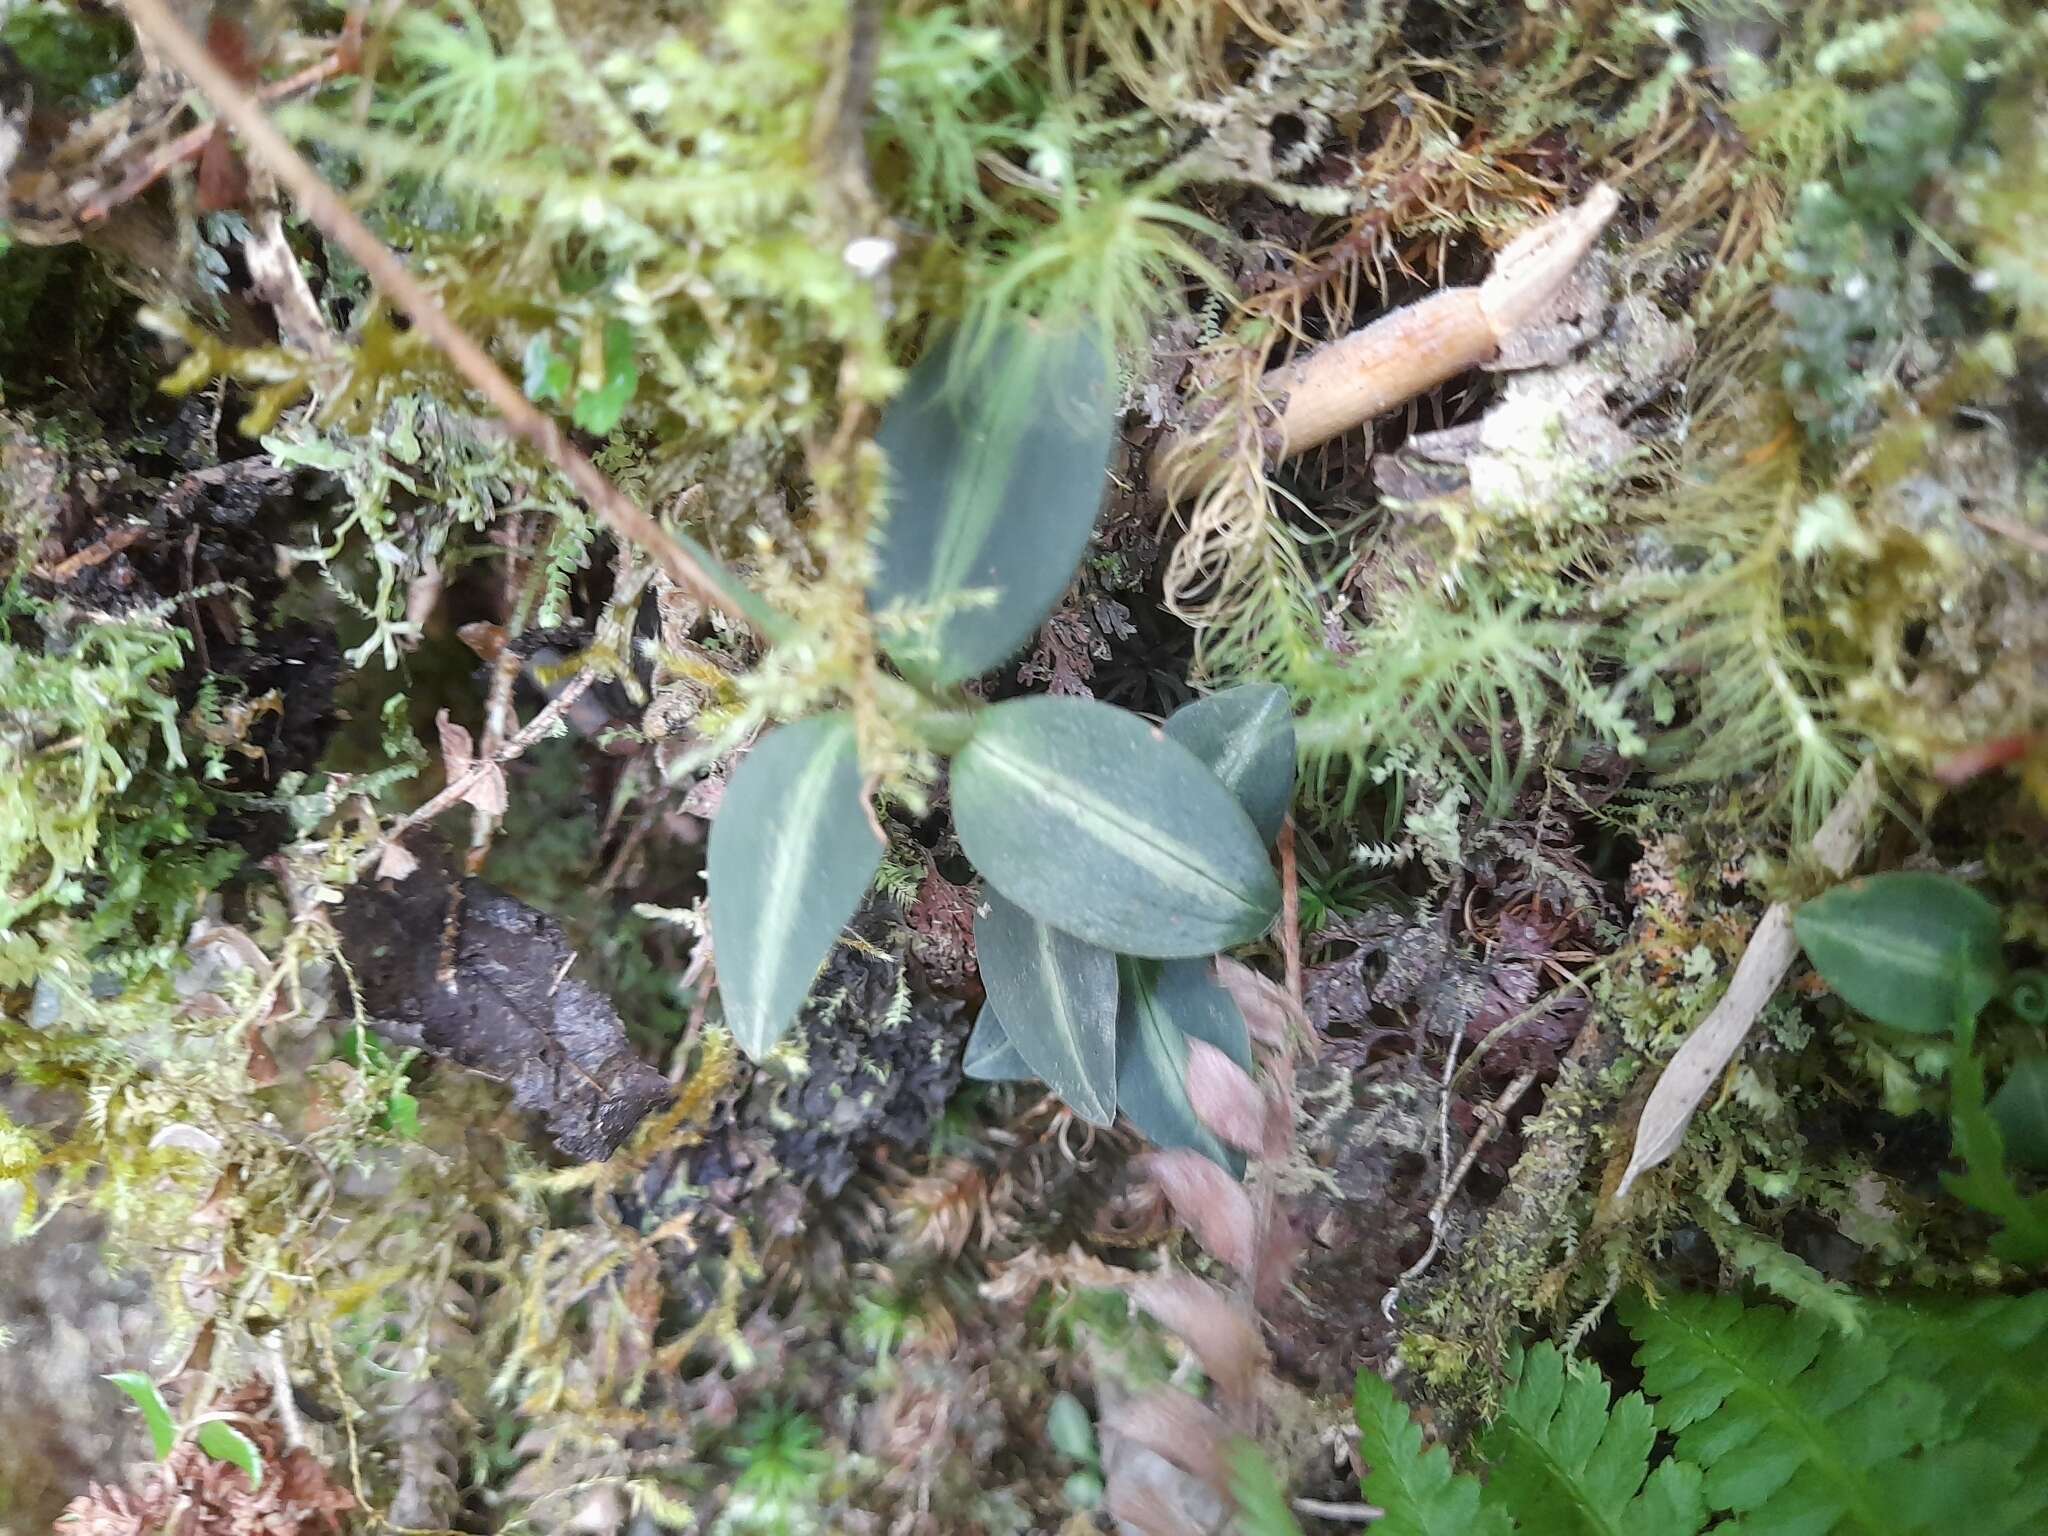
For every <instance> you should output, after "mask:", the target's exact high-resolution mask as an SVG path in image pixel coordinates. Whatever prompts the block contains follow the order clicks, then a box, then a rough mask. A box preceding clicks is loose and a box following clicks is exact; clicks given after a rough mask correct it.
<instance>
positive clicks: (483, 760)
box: [356, 670, 597, 874]
mask: <svg viewBox="0 0 2048 1536" xmlns="http://www.w3.org/2000/svg"><path fill="white" fill-rule="evenodd" d="M596 681H597V674H596V673H595V672H593V671H588V670H586V671H582V672H579V673H577V674H576V676H574V677H573V678H571V679H570V680H569V681H568V682H567V683H565V684H563V686H562V691H561V692H560V693H558V694H556V695H555V696H554V697H553V698H552V699H550V700H548V703H547V707H546V708H545V709H543V710H542V711H541V712H540V713H539V714H537V715H535V716H534V717H533V718H532V719H531V720H529V721H527V722H526V724H525V726H524V727H522V728H521V730H520V732H519V734H518V735H516V736H514V737H513V738H512V739H511V740H510V741H508V742H506V743H505V745H504V746H503V747H502V748H500V749H499V750H498V751H497V752H496V753H495V754H480V755H479V756H478V757H477V758H476V760H475V761H474V762H472V763H471V764H470V765H469V767H468V768H467V769H466V770H465V771H463V772H462V773H459V774H457V775H456V776H455V777H454V778H452V779H450V780H449V781H448V782H447V784H446V785H444V786H443V787H442V789H441V792H440V793H439V794H437V795H435V796H434V797H433V798H432V799H431V800H429V801H428V802H427V803H426V804H425V805H422V806H421V807H419V809H417V810H414V811H408V812H407V813H406V814H405V815H403V816H401V817H399V818H398V820H396V821H394V822H393V823H392V824H391V830H390V831H388V832H386V833H385V834H384V835H383V836H382V837H380V838H378V839H377V841H376V842H374V843H372V844H371V845H370V846H369V847H368V848H366V849H365V850H364V851H363V853H362V856H361V857H360V858H358V859H357V860H356V873H357V874H361V873H362V872H363V871H365V870H367V869H369V868H371V867H372V866H373V865H374V864H376V862H377V860H378V858H379V857H380V856H381V855H382V854H383V852H384V850H385V849H386V848H388V847H389V846H390V845H391V844H393V843H395V842H397V841H398V840H399V839H400V838H402V837H404V836H405V834H406V833H408V832H410V831H411V830H412V829H413V828H414V827H416V826H418V825H419V824H420V823H421V822H424V821H432V820H433V819H434V818H435V817H436V816H438V815H440V814H441V813H442V812H443V811H445V810H447V809H448V807H449V806H451V805H454V804H455V803H456V802H457V801H459V800H461V799H462V797H463V796H464V795H466V794H468V793H469V791H470V790H471V789H473V788H474V787H475V786H476V784H477V782H478V781H479V780H480V779H482V778H483V776H484V775H485V774H487V773H489V772H490V771H491V770H492V769H493V768H497V767H502V766H503V765H504V764H506V763H509V762H511V761H512V760H513V759H514V758H516V757H518V756H519V755H520V754H521V753H523V752H525V751H526V749H527V748H528V747H531V746H532V745H533V744H534V743H535V742H537V741H539V740H540V739H541V738H542V737H544V736H546V735H547V734H548V732H549V731H551V730H553V729H554V727H555V726H556V725H557V724H558V723H560V721H561V719H562V717H563V716H564V715H566V714H568V712H569V708H570V706H571V705H573V704H574V703H575V702H576V701H577V700H578V699H580V698H582V697H583V695H584V692H585V691H586V690H587V689H588V688H589V687H590V685H591V684H592V683H594V682H596Z"/></svg>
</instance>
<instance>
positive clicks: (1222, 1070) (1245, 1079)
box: [1186, 1039, 1266, 1154]
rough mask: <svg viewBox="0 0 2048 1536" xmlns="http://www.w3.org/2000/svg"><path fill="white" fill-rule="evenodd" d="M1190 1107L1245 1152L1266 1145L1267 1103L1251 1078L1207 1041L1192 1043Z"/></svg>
mask: <svg viewBox="0 0 2048 1536" xmlns="http://www.w3.org/2000/svg"><path fill="white" fill-rule="evenodd" d="M1186 1078H1187V1090H1188V1107H1189V1108H1190V1109H1192V1110H1194V1112H1195V1118H1196V1119H1198V1120H1200V1121H1201V1122H1202V1124H1204V1125H1206V1126H1207V1127H1208V1128H1209V1129H1210V1130H1212V1131H1214V1132H1215V1133H1216V1134H1217V1135H1218V1136H1221V1137H1222V1138H1223V1139H1224V1140H1225V1141H1227V1142H1229V1143H1230V1145H1232V1146H1233V1147H1236V1148H1237V1149H1238V1150H1239V1151H1242V1152H1251V1153H1254V1154H1256V1153H1259V1152H1262V1151H1263V1150H1264V1148H1265V1144H1266V1099H1265V1095H1263V1094H1261V1093H1260V1092H1259V1085H1258V1084H1257V1083H1255V1082H1253V1081H1252V1080H1251V1075H1250V1074H1249V1073H1247V1072H1246V1071H1245V1069H1244V1068H1243V1067H1240V1066H1239V1065H1238V1064H1237V1063H1236V1062H1234V1061H1232V1060H1231V1059H1230V1058H1229V1057H1228V1056H1227V1055H1225V1054H1224V1053H1223V1052H1222V1051H1219V1050H1218V1049H1216V1047H1215V1046H1213V1045H1211V1044H1210V1043H1209V1042H1208V1041H1206V1040H1194V1039H1190V1040H1189V1041H1188V1064H1187V1074H1186Z"/></svg>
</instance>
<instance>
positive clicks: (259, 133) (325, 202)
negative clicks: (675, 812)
mask: <svg viewBox="0 0 2048 1536" xmlns="http://www.w3.org/2000/svg"><path fill="white" fill-rule="evenodd" d="M123 4H124V6H125V8H126V10H127V12H128V16H129V19H130V20H131V21H132V22H133V23H134V24H135V30H136V31H137V32H138V33H139V34H141V35H142V36H144V37H147V38H148V39H149V40H150V41H151V42H152V43H154V44H155V45H156V47H157V48H158V49H159V50H161V51H162V53H163V55H164V57H165V58H167V59H168V60H169V61H170V62H171V63H173V64H174V65H176V66H177V68H178V69H179V70H181V71H182V72H183V73H184V74H185V75H186V76H187V77H188V78H189V79H190V80H191V81H192V83H193V84H194V85H195V86H197V87H198V88H199V91H200V93H201V94H202V95H203V96H205V97H206V99H207V100H208V101H209V102H210V103H212V105H213V109H214V110H215V111H216V112H218V113H219V114H220V117H221V119H222V121H224V122H226V123H227V124H228V125H229V126H230V127H232V128H233V129H234V130H235V132H237V133H238V134H240V135H241V137H242V145H243V148H244V150H245V151H246V152H247V153H248V154H249V155H251V156H252V157H253V158H254V159H256V160H258V161H260V162H261V163H262V164H264V165H267V166H268V167H269V168H270V170H271V172H272V174H273V175H275V176H276V177H277V179H278V181H279V182H280V183H282V184H283V185H284V187H285V188H286V189H287V190H289V191H290V193H291V194H292V196H293V197H294V198H295V199H296V200H297V201H298V204H299V207H300V209H301V210H302V211H303V212H304V213H305V215H306V217H307V218H309V219H311V220H312V221H313V223H314V224H316V225H317V226H318V227H319V229H320V232H321V233H322V234H324V235H326V236H327V238H328V239H330V240H332V241H333V242H334V243H335V244H336V245H338V246H340V247H341V248H342V249H343V250H345V251H347V252H348V253H349V255H351V256H353V257H354V258H355V259H356V261H357V263H358V264H360V265H361V267H362V268H363V270H364V271H365V272H367V273H369V275H370V279H371V281H372V282H374V283H375V284H376V285H377V286H378V287H379V288H381V289H382V290H383V291H384V293H385V294H386V295H387V296H388V297H389V298H390V299H391V301H392V303H394V304H395V305H397V306H398V308H399V309H400V310H402V311H403V312H404V313H405V315H406V317H407V318H408V319H409V320H411V321H412V323H413V325H414V326H416V327H417V328H418V329H419V331H420V333H421V334H422V335H424V336H425V337H426V338H427V339H428V340H429V341H431V342H432V343H433V344H434V345H435V346H436V347H438V348H440V350H441V352H442V353H443V355H445V356H446V357H447V359H448V361H449V362H450V363H451V364H453V365H454V367H455V369H456V371H457V372H458V373H460V374H461V375H462V376H463V378H465V379H466V380H468V381H469V384H470V386H471V387H472V388H473V389H475V390H476V391H477V393H478V394H480V395H482V396H483V397H484V398H485V399H486V400H488V401H489V402H490V403H491V405H492V407H493V408H494V409H495V410H496V411H497V412H498V414H499V415H500V416H502V417H503V418H504V419H505V424H506V425H507V426H508V427H510V428H511V429H512V431H513V432H514V433H515V434H516V435H517V436H518V437H520V438H521V439H523V440H524V441H525V442H526V443H527V445H528V446H529V447H531V448H532V449H533V451H534V452H536V453H538V454H539V455H540V456H541V457H542V458H543V459H545V460H547V461H548V462H549V463H550V464H552V465H554V466H555V468H556V469H558V470H559V471H561V473H562V475H563V477H564V478H565V479H567V480H568V481H569V483H570V484H571V485H573V486H575V488H576V489H577V491H578V492H580V493H581V494H582V496H583V498H584V499H585V500H586V501H587V502H589V503H590V506H591V508H592V510H594V511H595V512H596V513H597V515H598V516H599V517H600V518H602V519H603V520H604V522H605V524H606V525H607V526H608V527H609V528H610V529H611V530H612V532H613V533H614V534H616V535H617V536H618V537H619V538H621V539H626V540H629V541H631V542H632V543H635V544H638V545H639V546H640V547H641V548H643V549H645V550H646V551H647V552H648V553H649V554H650V555H652V556H653V557H654V560H655V563H656V564H658V565H659V566H660V567H661V568H662V570H663V571H664V572H665V573H666V574H667V575H668V577H669V579H670V580H671V581H674V582H675V583H676V584H677V585H678V586H682V587H685V588H687V589H688V590H689V591H690V592H691V593H692V594H693V595H694V596H696V597H697V598H698V600H699V601H701V602H703V603H704V604H705V605H706V606H707V607H711V608H716V609H717V610H718V611H719V612H721V613H723V614H725V615H726V616H727V617H728V618H730V619H732V620H733V621H734V622H735V623H737V624H739V625H740V626H742V627H743V628H749V629H750V628H752V624H751V622H750V621H749V620H748V618H747V616H746V614H745V613H744V612H743V611H742V610H741V609H740V607H739V605H738V604H737V603H735V602H734V601H733V600H732V599H731V598H729V597H727V596H726V594H725V592H724V591H723V590H722V589H721V588H720V587H719V585H718V583H717V582H715V581H713V580H712V579H711V577H710V575H709V573H707V572H706V571H705V570H704V568H703V567H702V566H701V565H699V564H698V563H697V562H696V560H694V559H692V558H691V556H690V554H689V553H688V551H686V550H685V549H684V548H683V547H682V546H681V545H680V544H678V543H677V542H676V541H675V540H674V539H673V538H671V537H669V534H668V532H667V530H666V529H664V528H663V527H662V526H661V525H660V524H659V523H657V522H656V521H655V520H654V519H653V518H652V517H650V516H648V514H647V512H646V511H645V509H643V508H642V507H640V506H639V505H638V504H636V503H635V502H634V501H633V500H632V499H631V498H630V497H628V496H627V495H626V494H625V493H624V492H622V491H621V490H620V489H619V488H618V487H617V486H616V485H614V484H612V482H611V481H610V480H609V479H607V478H606V476H605V474H604V471H603V470H601V469H599V468H598V467H597V466H596V465H595V464H593V463H592V462H591V461H590V458H589V456H588V455H587V454H585V453H584V452H583V451H582V450H581V449H580V448H578V447H577V446H576V445H575V444H574V443H572V442H571V441H569V438H568V436H567V434H565V433H564V432H563V431H562V429H561V428H560V427H559V426H557V425H556V424H555V422H554V421H553V420H552V419H550V418H549V417H548V416H547V415H545V414H544V413H542V412H541V411H540V410H538V409H536V408H535V406H534V405H533V403H532V402H531V401H530V400H528V399H527V398H526V396H525V395H524V394H523V393H521V392H520V389H519V386H518V385H516V384H514V383H513V382H512V380H511V379H510V378H508V377H507V376H506V375H505V372H504V370H503V369H501V368H499V366H498V365H497V364H496V363H494V362H493V361H491V357H490V354H489V353H487V352H485V351H484V349H483V348H482V347H481V346H480V345H478V343H477V342H476V340H475V339H474V338H472V337H471V336H470V334H469V333H468V332H467V331H465V330H463V328H462V327H461V326H460V325H458V324H456V323H455V321H454V319H453V318H451V317H450V316H449V314H448V311H447V310H445V309H443V308H442V307H441V303H440V301H439V300H438V299H436V298H435V297H434V295H433V294H432V293H430V292H428V291H427V289H426V287H425V285H424V284H422V283H421V282H420V281H419V279H418V278H416V277H414V276H413V275H412V273H411V272H410V271H409V270H408V269H407V268H406V265H405V263H404V262H402V261H400V260H399V259H398V256H397V254H396V253H395V252H393V251H392V249H391V248H390V247H389V246H387V245H386V244H385V243H384V242H383V241H382V240H380V239H378V238H377V236H376V235H375V234H373V233H372V232H371V230H370V228H369V226H368V225H366V224H365V223H363V221H362V220H361V219H359V218H358V217H356V213H355V210H354V209H352V208H350V207H349V206H348V204H347V203H346V202H344V201H343V200H342V198H341V195H340V194H339V193H338V192H336V191H335V190H334V188H333V187H331V186H329V185H328V184H327V182H326V180H325V179H324V178H323V177H322V176H321V175H320V173H319V172H318V171H316V170H314V169H313V167H312V166H310V165H308V164H307V163H306V160H305V158H304V157H303V156H302V155H300V154H299V152H298V151H297V150H296V149H294V148H292V146H291V144H290V143H288V142H287V141H286V139H285V137H284V135H283V134H281V133H279V132H278V131H277V128H276V126H275V125H274V124H273V123H272V122H271V121H270V118H269V115H268V114H266V113H265V112H264V110H263V108H262V106H261V105H260V104H259V103H258V102H257V101H256V100H255V99H254V98H253V97H251V96H250V94H249V92H248V91H247V90H246V89H245V88H244V87H243V86H241V85H240V84H238V83H237V82H236V81H235V80H234V78H233V77H232V76H230V75H229V74H228V72H227V71H226V70H224V69H222V68H221V66H220V65H219V64H217V63H216V62H215V61H214V59H213V56H212V55H211V54H209V53H208V52H207V51H206V49H205V48H204V47H203V46H202V45H201V44H200V42H199V40H198V39H197V38H195V37H194V36H193V35H192V34H191V33H190V32H188V31H186V30H185V27H184V25H183V24H182V23H181V22H179V21H178V19H177V18H176V17H175V16H173V15H172V14H171V11H170V8H169V7H168V6H167V5H166V4H165V3H164V0H123Z"/></svg>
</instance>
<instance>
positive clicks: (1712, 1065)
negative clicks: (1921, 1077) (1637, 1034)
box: [1614, 762, 1877, 1201]
mask: <svg viewBox="0 0 2048 1536" xmlns="http://www.w3.org/2000/svg"><path fill="white" fill-rule="evenodd" d="M1876 804H1877V767H1876V764H1874V763H1869V762H1866V763H1865V764H1864V765H1863V766H1862V768H1861V769H1859V770H1858V771H1857V774H1856V777H1855V778H1854V779H1852V780H1851V781H1850V783H1849V787H1848V788H1847V789H1846V790H1844V791H1843V792H1842V798H1841V799H1840V800H1839V801H1837V802H1836V804H1835V808H1834V809H1833V810H1832V811H1830V812H1829V813H1828V819H1827V820H1826V821H1825V822H1824V823H1822V825H1821V829H1820V831H1819V832H1817V833H1815V834H1814V838H1813V844H1812V847H1813V853H1814V857H1815V858H1817V859H1819V860H1820V862H1821V863H1822V864H1823V865H1825V866H1826V867H1827V868H1828V869H1829V870H1830V871H1832V872H1833V873H1834V874H1836V875H1846V874H1847V873H1848V872H1849V870H1850V869H1851V867H1852V866H1854V864H1855V862H1856V856H1857V854H1858V852H1859V851H1860V850H1861V849H1862V846H1863V828H1864V824H1865V823H1866V822H1867V821H1869V819H1870V813H1871V811H1872V809H1873V808H1875V806H1876ZM1798 954H1799V940H1798V937H1797V936H1796V935H1795V934H1794V933H1793V931H1792V909H1791V907H1790V906H1788V905H1787V904H1786V903H1784V902H1782V901H1778V902H1773V903H1772V904H1771V906H1770V909H1769V910H1768V911H1766V912H1765V913H1764V915H1763V921H1762V922H1760V923H1758V924H1757V925H1756V932H1755V933H1753V934H1752V935H1750V940H1749V947H1748V948H1747V949H1745V950H1744V951H1743V952H1742V958H1741V960H1739V961H1737V962H1736V966H1735V975H1734V976H1733V977H1732V978H1731V979H1730V980H1729V982H1728V990H1727V991H1726V992H1724V993H1722V994H1721V1000H1720V1001H1719V1002H1718V1003H1716V1004H1715V1005H1714V1009H1713V1012H1711V1013H1709V1014H1708V1015H1707V1017H1706V1019H1705V1021H1704V1022H1703V1023H1701V1025H1700V1026H1699V1028H1697V1029H1695V1030H1694V1031H1693V1032H1692V1033H1691V1034H1690V1035H1688V1036H1687V1037H1686V1040H1685V1044H1683V1045H1682V1046H1680V1047H1679V1048H1678V1054H1677V1055H1676V1056H1673V1057H1672V1058H1671V1062H1670V1064H1669V1065H1668V1066H1666V1067H1665V1068H1664V1075H1663V1076H1662V1077H1660V1078H1658V1079H1657V1086H1656V1087H1655V1088H1654V1089H1653V1090H1652V1091H1651V1093H1650V1099H1649V1102H1648V1103H1647V1104H1645V1105H1644V1106H1643V1116H1642V1119H1641V1121H1640V1122H1638V1124H1637V1126H1636V1143H1635V1149H1634V1151H1633V1152H1631V1153H1630V1155H1629V1160H1628V1168H1627V1171H1625V1172H1624V1173H1623V1174H1622V1176H1621V1184H1620V1186H1619V1187H1618V1188H1617V1189H1616V1190H1615V1192H1614V1198H1615V1199H1616V1200H1617V1201H1619V1200H1621V1199H1622V1198H1624V1197H1625V1196H1626V1195H1627V1194H1628V1192H1629V1190H1630V1189H1631V1188H1632V1187H1633V1186H1634V1184H1635V1182H1636V1180H1637V1179H1639V1178H1641V1177H1642V1176H1643V1175H1644V1174H1645V1173H1647V1172H1649V1171H1650V1170H1651V1169H1652V1168H1655V1167H1656V1166H1657V1165H1658V1164H1660V1163H1662V1162H1664V1161H1665V1160H1666V1159H1668V1158H1669V1157H1670V1156H1671V1154H1672V1153H1674V1152H1676V1151H1677V1150H1678V1148H1679V1144H1680V1143H1681V1142H1683V1141H1684V1140H1685V1131H1686V1127H1687V1126H1689V1125H1691V1124H1692V1117H1693V1115H1694V1113H1695V1112H1697V1110H1698V1109H1699V1106H1700V1103H1701V1101H1703V1100H1704V1099H1705V1098H1706V1096H1707V1091H1708V1090H1709V1089H1710V1088H1712V1087H1713V1086H1714V1084H1715V1083H1717V1082H1719V1081H1720V1080H1721V1074H1722V1073H1723V1072H1725V1071H1727V1069H1728V1063H1729V1062H1731V1061H1733V1060H1734V1059H1735V1053H1736V1052H1737V1051H1739V1050H1741V1049H1742V1042H1743V1041H1744V1040H1746V1039H1748V1038H1749V1032H1750V1030H1751V1028H1752V1027H1754V1025H1755V1024H1756V1021H1757V1016H1758V1015H1759V1014H1761V1013H1762V1012H1763V1010H1764V1006H1765V1004H1767V1003H1769V1002H1770V1000H1771V998H1772V997H1773V996H1775V995H1776V993H1777V990H1778V987H1779V984H1780V983H1782V982H1783V981H1784V979H1785V973H1786V972H1787V971H1788V970H1790V969H1791V968H1792V962H1793V960H1794V959H1795V958H1796V957H1797V956H1798Z"/></svg>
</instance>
